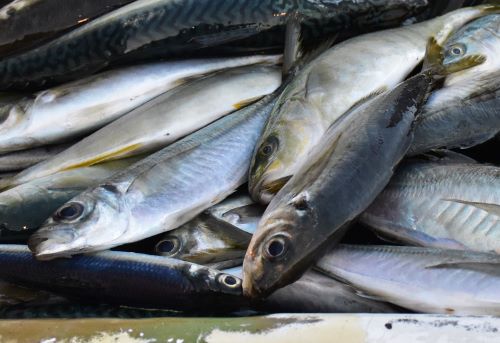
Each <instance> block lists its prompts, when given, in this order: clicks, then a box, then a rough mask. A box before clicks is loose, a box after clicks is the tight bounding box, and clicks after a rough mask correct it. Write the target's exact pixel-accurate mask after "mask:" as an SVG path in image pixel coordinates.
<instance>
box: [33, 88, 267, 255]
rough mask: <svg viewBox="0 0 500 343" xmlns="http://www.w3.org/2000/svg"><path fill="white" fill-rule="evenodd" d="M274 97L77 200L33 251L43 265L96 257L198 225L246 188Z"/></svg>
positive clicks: (47, 229)
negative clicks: (205, 215)
mask: <svg viewBox="0 0 500 343" xmlns="http://www.w3.org/2000/svg"><path fill="white" fill-rule="evenodd" d="M274 98H275V96H274V95H270V96H268V97H266V98H264V99H262V100H260V101H259V102H257V103H255V104H253V105H251V106H249V107H246V108H244V109H242V110H240V111H238V112H236V113H234V114H231V115H229V116H227V117H225V118H222V119H221V120H218V121H216V122H215V123H213V124H211V125H209V126H207V127H205V128H203V129H202V130H200V131H197V132H195V133H194V134H192V135H190V136H187V137H185V138H184V139H182V140H180V141H178V142H176V143H174V144H172V145H170V146H168V147H166V148H164V149H162V150H160V151H159V152H157V153H155V154H153V155H151V156H150V157H148V158H146V159H144V160H142V161H140V162H139V163H136V164H135V165H133V166H131V167H129V168H128V169H126V170H124V171H123V172H121V173H118V174H117V175H115V176H113V177H112V178H110V179H107V180H106V181H104V182H101V183H100V184H99V185H98V186H96V187H93V188H90V189H89V190H87V191H85V192H83V193H82V194H80V195H79V196H77V197H75V198H74V199H72V200H71V201H70V202H68V203H67V204H65V205H63V206H62V207H61V208H60V209H59V210H58V211H57V212H56V214H55V215H54V216H53V218H51V219H49V220H48V221H47V222H46V223H45V224H44V225H43V227H42V228H41V229H40V230H39V231H37V233H36V234H34V235H33V236H32V237H31V238H30V240H29V242H28V244H29V246H30V248H31V250H32V251H33V252H34V253H35V255H36V256H37V258H39V259H51V258H55V257H59V256H68V255H72V254H77V253H84V252H90V251H99V250H104V249H107V248H110V247H113V246H118V245H121V244H125V243H130V242H134V241H138V240H141V239H143V238H147V237H150V236H153V235H155V234H159V233H161V232H165V231H169V230H172V229H174V228H176V227H178V226H179V225H182V224H184V223H186V222H187V221H189V220H191V219H193V218H194V217H195V216H196V215H198V214H199V213H201V212H202V211H203V210H205V209H207V208H208V207H210V206H212V205H214V204H216V203H218V202H220V201H221V200H223V199H224V198H226V197H227V196H228V195H229V194H231V193H233V192H234V191H235V190H236V189H237V188H238V187H239V186H241V185H242V184H243V183H244V182H245V180H246V178H247V176H248V167H249V163H250V157H251V154H252V152H253V149H254V147H255V142H256V141H257V138H258V137H259V135H260V133H261V131H262V128H263V126H264V123H265V121H266V119H267V118H268V115H269V112H270V108H271V106H272V105H273V104H274ZM61 211H62V212H61ZM68 215H69V218H68Z"/></svg>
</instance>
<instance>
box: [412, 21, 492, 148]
mask: <svg viewBox="0 0 500 343" xmlns="http://www.w3.org/2000/svg"><path fill="white" fill-rule="evenodd" d="M443 54H444V60H443V66H444V68H451V70H453V69H454V68H457V66H458V67H461V66H462V65H469V64H477V65H476V66H474V67H472V68H467V69H465V70H462V71H457V72H455V73H452V74H450V75H448V77H447V78H446V80H445V83H444V87H443V88H441V89H439V90H437V91H435V92H434V93H433V94H432V95H431V96H430V98H429V101H428V103H427V105H426V106H425V108H424V110H423V113H422V117H421V120H420V122H419V125H418V126H417V128H416V130H415V139H414V142H413V144H412V147H411V149H410V152H409V153H410V154H412V155H415V154H419V153H422V152H426V151H428V150H430V149H433V148H439V147H445V148H448V149H452V148H468V147H471V146H474V145H477V144H480V143H483V142H485V141H487V140H489V139H490V138H493V137H494V136H495V135H496V134H497V133H498V132H499V131H500V60H499V58H498V56H499V55H500V14H491V15H488V16H485V17H482V18H480V19H476V20H474V21H472V22H471V23H469V24H467V25H465V26H464V27H463V28H461V29H460V30H458V31H457V32H456V33H454V34H453V35H452V36H451V37H450V38H449V39H448V40H447V41H446V43H445V45H444V48H443Z"/></svg>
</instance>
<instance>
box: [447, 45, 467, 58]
mask: <svg viewBox="0 0 500 343" xmlns="http://www.w3.org/2000/svg"><path fill="white" fill-rule="evenodd" d="M448 51H449V54H450V55H452V56H463V55H464V54H465V51H466V48H465V45H463V44H455V45H452V46H451V47H450V49H449V50H448Z"/></svg>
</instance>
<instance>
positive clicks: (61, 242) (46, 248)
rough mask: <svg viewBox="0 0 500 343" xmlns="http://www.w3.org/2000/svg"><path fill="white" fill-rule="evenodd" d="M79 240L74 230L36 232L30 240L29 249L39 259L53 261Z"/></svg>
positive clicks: (48, 229)
mask: <svg viewBox="0 0 500 343" xmlns="http://www.w3.org/2000/svg"><path fill="white" fill-rule="evenodd" d="M76 238H77V233H76V231H75V230H74V229H72V228H64V229H61V228H58V229H57V231H51V230H50V228H47V229H42V230H39V231H37V232H35V233H34V234H33V235H31V237H30V238H29V239H28V247H29V249H30V250H31V251H32V252H33V254H35V256H36V257H37V258H38V259H52V258H54V257H56V254H57V253H58V252H60V251H62V250H66V249H67V247H68V246H69V245H71V244H72V243H73V242H74V241H75V239H76Z"/></svg>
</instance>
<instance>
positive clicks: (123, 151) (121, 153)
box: [60, 143, 142, 171]
mask: <svg viewBox="0 0 500 343" xmlns="http://www.w3.org/2000/svg"><path fill="white" fill-rule="evenodd" d="M140 147H142V144H141V143H136V144H131V145H128V146H125V147H123V148H120V149H117V150H114V151H112V152H107V153H103V154H100V155H97V156H95V157H93V158H91V159H88V160H85V161H83V162H79V163H75V164H72V165H69V166H67V167H65V168H64V169H62V170H60V171H66V170H71V169H76V168H82V167H90V166H93V165H95V164H98V163H102V162H104V161H109V160H115V159H119V158H122V157H125V156H127V155H129V154H130V153H132V152H134V151H136V150H138V149H139V148H140Z"/></svg>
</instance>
